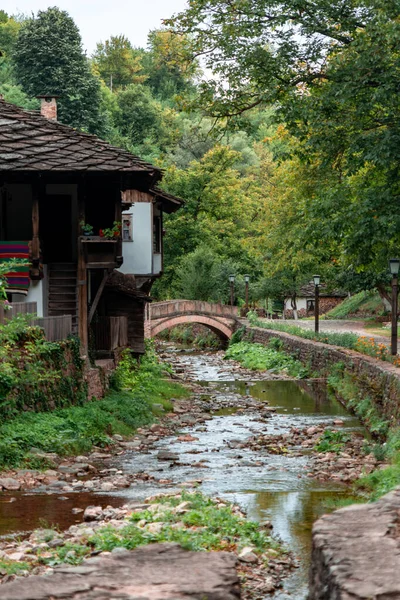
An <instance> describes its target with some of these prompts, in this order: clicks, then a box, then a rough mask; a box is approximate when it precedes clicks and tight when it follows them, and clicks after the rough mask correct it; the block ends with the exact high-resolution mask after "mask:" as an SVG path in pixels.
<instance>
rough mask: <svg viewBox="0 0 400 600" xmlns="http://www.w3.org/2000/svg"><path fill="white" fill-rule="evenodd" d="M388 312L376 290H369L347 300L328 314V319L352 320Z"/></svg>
mask: <svg viewBox="0 0 400 600" xmlns="http://www.w3.org/2000/svg"><path fill="white" fill-rule="evenodd" d="M386 312H387V311H386V310H385V307H384V304H383V301H382V298H381V297H380V296H379V294H378V292H377V291H376V290H368V291H364V292H359V293H358V294H354V296H351V297H350V298H346V299H345V300H343V302H341V303H340V304H338V305H337V306H335V308H332V310H330V311H329V312H327V313H326V317H327V318H328V319H351V318H354V317H356V318H357V317H358V318H360V317H364V318H365V317H372V316H377V315H384V314H386Z"/></svg>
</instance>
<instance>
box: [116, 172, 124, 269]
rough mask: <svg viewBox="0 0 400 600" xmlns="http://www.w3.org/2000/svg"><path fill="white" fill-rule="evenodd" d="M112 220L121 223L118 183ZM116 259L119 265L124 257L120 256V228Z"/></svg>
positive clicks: (119, 188)
mask: <svg viewBox="0 0 400 600" xmlns="http://www.w3.org/2000/svg"><path fill="white" fill-rule="evenodd" d="M114 220H115V221H117V222H118V223H122V195H121V186H120V184H119V183H118V184H117V188H116V191H115V217H114ZM116 261H117V265H118V266H119V267H120V266H121V265H122V263H123V262H124V258H123V256H122V229H121V235H120V237H119V239H118V242H117V252H116Z"/></svg>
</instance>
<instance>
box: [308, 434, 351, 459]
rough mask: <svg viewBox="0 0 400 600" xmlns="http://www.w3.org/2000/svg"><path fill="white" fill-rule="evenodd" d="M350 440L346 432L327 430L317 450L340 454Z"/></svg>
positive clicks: (316, 447)
mask: <svg viewBox="0 0 400 600" xmlns="http://www.w3.org/2000/svg"><path fill="white" fill-rule="evenodd" d="M349 439H350V437H349V435H348V434H347V433H345V432H344V431H334V430H331V429H325V431H324V433H323V434H322V436H321V437H320V439H319V441H318V444H317V445H316V446H315V450H316V451H317V452H336V453H337V454H339V452H341V451H342V450H343V448H344V447H345V445H346V442H348V441H349Z"/></svg>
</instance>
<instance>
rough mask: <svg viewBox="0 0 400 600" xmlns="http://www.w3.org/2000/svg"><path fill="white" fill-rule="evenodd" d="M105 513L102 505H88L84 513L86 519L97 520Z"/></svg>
mask: <svg viewBox="0 0 400 600" xmlns="http://www.w3.org/2000/svg"><path fill="white" fill-rule="evenodd" d="M102 514H103V509H102V508H101V506H87V507H86V508H85V512H84V513H83V520H84V521H97V520H99V519H100V517H101V516H102Z"/></svg>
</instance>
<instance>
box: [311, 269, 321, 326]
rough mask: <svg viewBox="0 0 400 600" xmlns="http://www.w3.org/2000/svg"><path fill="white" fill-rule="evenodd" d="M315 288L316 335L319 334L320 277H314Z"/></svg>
mask: <svg viewBox="0 0 400 600" xmlns="http://www.w3.org/2000/svg"><path fill="white" fill-rule="evenodd" d="M313 279H314V286H315V301H314V305H315V306H314V315H315V329H314V331H315V333H318V332H319V284H320V281H321V277H320V276H319V275H314V277H313Z"/></svg>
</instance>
